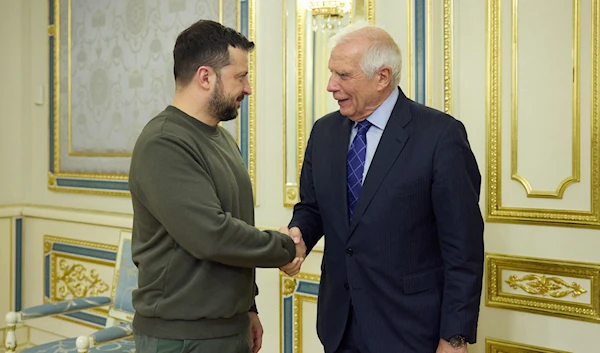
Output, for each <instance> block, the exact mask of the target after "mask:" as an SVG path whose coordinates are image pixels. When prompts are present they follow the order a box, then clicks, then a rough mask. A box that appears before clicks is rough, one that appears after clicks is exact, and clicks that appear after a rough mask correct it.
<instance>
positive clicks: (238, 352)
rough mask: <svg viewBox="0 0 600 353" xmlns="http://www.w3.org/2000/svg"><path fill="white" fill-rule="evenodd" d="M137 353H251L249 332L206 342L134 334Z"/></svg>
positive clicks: (205, 340)
mask: <svg viewBox="0 0 600 353" xmlns="http://www.w3.org/2000/svg"><path fill="white" fill-rule="evenodd" d="M134 338H135V350H136V352H137V353H251V352H252V349H250V336H249V331H248V330H244V332H241V333H238V334H237V335H233V336H227V337H220V338H212V339H204V340H169V339H163V338H156V337H150V336H146V335H143V334H134Z"/></svg>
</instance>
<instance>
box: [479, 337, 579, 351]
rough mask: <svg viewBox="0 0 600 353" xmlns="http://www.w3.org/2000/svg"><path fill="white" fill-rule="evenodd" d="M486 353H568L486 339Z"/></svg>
mask: <svg viewBox="0 0 600 353" xmlns="http://www.w3.org/2000/svg"><path fill="white" fill-rule="evenodd" d="M485 352H486V353H568V352H565V351H557V350H554V349H549V348H542V347H536V346H530V345H527V344H521V343H515V342H508V341H502V340H496V339H491V338H488V339H486V340H485Z"/></svg>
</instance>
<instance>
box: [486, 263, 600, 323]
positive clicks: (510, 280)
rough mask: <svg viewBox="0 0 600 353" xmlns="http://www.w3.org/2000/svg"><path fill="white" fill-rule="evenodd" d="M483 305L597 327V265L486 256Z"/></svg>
mask: <svg viewBox="0 0 600 353" xmlns="http://www.w3.org/2000/svg"><path fill="white" fill-rule="evenodd" d="M486 283H487V292H486V294H487V295H486V305H487V306H490V307H497V308H503V309H511V310H518V311H526V312H531V313H535V314H542V315H549V316H556V317H564V318H568V319H575V320H582V321H589V322H596V323H600V264H590V263H582V262H573V261H563V260H552V259H538V258H528V257H519V256H508V255H499V254H487V256H486Z"/></svg>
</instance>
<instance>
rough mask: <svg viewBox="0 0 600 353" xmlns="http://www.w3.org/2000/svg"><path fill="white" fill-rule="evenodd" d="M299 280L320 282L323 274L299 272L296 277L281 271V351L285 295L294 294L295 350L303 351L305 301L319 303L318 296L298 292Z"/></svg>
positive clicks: (281, 345) (293, 323)
mask: <svg viewBox="0 0 600 353" xmlns="http://www.w3.org/2000/svg"><path fill="white" fill-rule="evenodd" d="M298 280H305V281H310V282H316V283H319V282H320V280H321V276H319V275H316V274H312V273H303V272H301V273H299V274H297V275H296V276H294V277H289V276H288V275H286V274H285V273H284V272H282V271H279V296H280V297H279V312H280V316H279V325H280V330H279V342H280V351H281V352H283V350H282V349H281V348H282V347H283V343H284V342H283V319H284V314H285V313H284V311H283V299H284V297H289V296H293V315H294V317H293V320H292V325H293V336H294V337H293V352H299V353H302V352H303V346H302V342H303V340H302V336H303V330H302V322H303V305H304V302H309V303H317V300H318V298H317V297H316V296H311V295H306V294H298V293H296V290H297V289H298Z"/></svg>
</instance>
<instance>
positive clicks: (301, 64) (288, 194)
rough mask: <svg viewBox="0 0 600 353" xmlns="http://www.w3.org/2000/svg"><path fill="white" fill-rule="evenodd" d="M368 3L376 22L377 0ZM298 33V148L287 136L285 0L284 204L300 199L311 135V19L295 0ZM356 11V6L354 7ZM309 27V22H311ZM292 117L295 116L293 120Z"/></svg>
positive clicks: (367, 14)
mask: <svg viewBox="0 0 600 353" xmlns="http://www.w3.org/2000/svg"><path fill="white" fill-rule="evenodd" d="M363 1H364V6H365V19H366V21H367V22H369V23H375V0H363ZM295 3H296V6H295V13H296V16H295V21H296V23H295V33H294V38H296V47H295V50H296V61H295V68H296V73H295V78H296V85H295V87H296V95H295V107H296V116H295V119H294V122H295V124H294V125H295V129H296V141H295V142H296V144H295V148H294V149H291V148H289V146H288V144H289V143H291V141H289V136H287V132H288V126H289V122H288V112H287V108H288V104H287V99H288V97H287V93H286V91H287V84H288V81H287V79H286V77H287V74H288V72H287V71H288V69H291V68H290V67H289V65H287V47H288V45H287V42H286V38H287V36H288V35H291V33H288V31H287V20H286V18H287V6H286V1H285V0H284V5H283V15H282V16H283V87H284V90H283V91H284V92H283V102H284V103H283V117H284V125H283V178H284V186H283V205H284V207H293V206H294V205H295V204H296V203H297V202H298V201H299V200H300V171H301V169H302V163H303V162H304V151H305V149H306V144H307V142H308V136H309V135H310V129H311V127H310V126H308V124H307V122H306V118H307V117H306V112H307V110H308V109H307V107H306V100H305V94H306V91H305V81H304V77H305V73H306V72H305V71H306V65H307V61H308V60H310V58H307V50H306V39H305V37H306V28H307V23H306V21H307V20H309V19H307V18H306V10H305V7H304V4H303V3H302V1H299V0H296V1H295ZM353 10H354V9H353ZM308 26H309V27H310V23H309V24H308ZM290 120H292V119H290ZM292 150H294V152H295V158H294V161H295V163H294V165H295V168H296V170H295V177H294V179H293V180H289V178H288V169H289V163H288V153H289V152H291V151H292Z"/></svg>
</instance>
